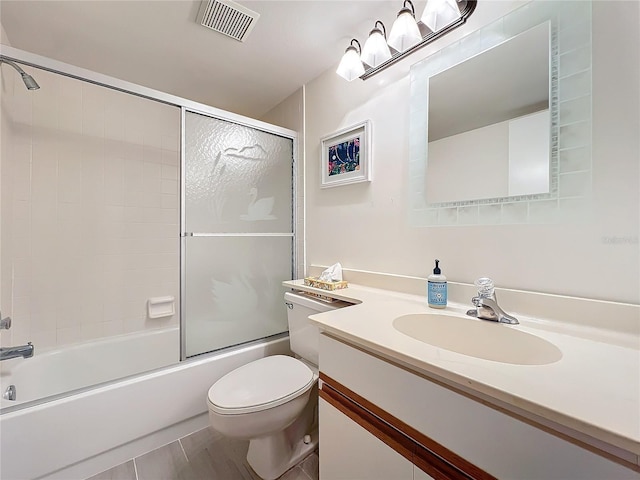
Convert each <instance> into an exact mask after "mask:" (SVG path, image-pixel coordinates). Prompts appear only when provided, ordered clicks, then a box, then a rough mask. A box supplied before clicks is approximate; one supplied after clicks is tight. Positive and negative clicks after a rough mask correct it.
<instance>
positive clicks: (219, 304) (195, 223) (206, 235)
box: [182, 112, 294, 357]
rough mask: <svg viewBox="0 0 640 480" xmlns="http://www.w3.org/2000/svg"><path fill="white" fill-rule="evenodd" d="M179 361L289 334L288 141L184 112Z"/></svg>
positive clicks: (290, 191) (290, 146)
mask: <svg viewBox="0 0 640 480" xmlns="http://www.w3.org/2000/svg"><path fill="white" fill-rule="evenodd" d="M182 236H183V252H184V257H183V279H184V290H183V292H184V297H183V299H184V320H183V322H184V323H183V357H192V356H194V355H198V354H201V353H205V352H211V351H214V350H218V349H221V348H225V347H229V346H232V345H238V344H242V343H246V342H250V341H252V340H257V339H260V338H264V337H268V336H271V335H275V334H278V333H282V332H285V331H286V330H287V316H286V310H285V308H284V305H283V301H282V294H283V291H284V288H283V287H282V285H281V282H282V280H284V279H289V278H291V277H292V272H293V258H294V256H293V245H294V242H293V239H294V234H293V140H292V139H291V138H286V137H281V136H278V135H275V134H273V133H268V132H264V131H261V130H258V129H256V128H251V127H248V126H244V125H240V124H236V123H232V122H229V121H225V120H221V119H217V118H213V117H209V116H206V115H202V114H198V113H193V112H185V164H184V220H183V232H182Z"/></svg>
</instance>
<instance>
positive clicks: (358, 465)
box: [319, 398, 430, 480]
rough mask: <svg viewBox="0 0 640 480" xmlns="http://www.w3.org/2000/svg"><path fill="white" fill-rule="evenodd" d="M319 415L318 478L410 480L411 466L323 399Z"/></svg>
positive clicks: (411, 475) (334, 479)
mask: <svg viewBox="0 0 640 480" xmlns="http://www.w3.org/2000/svg"><path fill="white" fill-rule="evenodd" d="M319 415H320V418H321V419H322V421H321V424H320V438H321V440H320V441H321V442H322V446H321V447H320V449H321V460H320V478H323V479H331V480H358V479H362V480H392V479H393V480H412V479H413V468H414V467H413V463H411V462H410V461H409V460H407V459H406V458H404V457H403V456H402V455H400V454H399V453H398V452H396V451H395V450H394V449H393V448H391V447H390V446H388V445H387V444H386V443H384V442H383V441H382V440H380V439H378V438H377V437H375V436H374V435H373V434H371V433H370V432H369V431H368V430H366V429H365V428H364V427H362V426H361V425H359V424H358V423H356V422H355V421H353V420H352V419H351V418H349V417H348V416H347V415H345V414H344V413H342V412H341V411H339V410H338V409H337V408H336V407H334V406H333V405H332V404H330V403H329V402H328V401H326V400H324V399H323V398H320V401H319ZM426 478H430V477H426Z"/></svg>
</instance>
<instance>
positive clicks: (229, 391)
mask: <svg viewBox="0 0 640 480" xmlns="http://www.w3.org/2000/svg"><path fill="white" fill-rule="evenodd" d="M313 382H314V376H313V372H312V371H311V370H310V369H309V367H307V366H306V365H305V364H304V363H302V362H300V361H299V360H296V359H295V358H293V357H287V356H285V355H274V356H270V357H265V358H261V359H260V360H256V361H254V362H251V363H248V364H246V365H243V366H242V367H239V368H237V369H235V370H233V371H232V372H229V373H227V374H226V375H225V376H224V377H222V378H221V379H220V380H218V381H217V382H216V383H214V384H213V386H212V387H211V388H210V389H209V394H208V398H209V404H210V407H211V408H212V409H213V410H214V411H217V412H219V413H223V414H239V413H250V412H257V411H260V410H266V409H267V408H273V407H276V406H278V405H281V404H283V403H286V402H287V401H289V400H290V399H291V398H294V397H296V396H297V395H298V394H299V393H300V392H301V391H304V390H305V389H308V388H309V387H310V386H311V385H312V384H313Z"/></svg>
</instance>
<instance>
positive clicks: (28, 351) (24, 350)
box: [0, 342, 34, 360]
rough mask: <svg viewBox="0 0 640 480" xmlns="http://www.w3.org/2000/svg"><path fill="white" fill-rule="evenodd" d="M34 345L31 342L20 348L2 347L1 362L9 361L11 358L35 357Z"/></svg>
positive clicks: (0, 352) (0, 351) (0, 350)
mask: <svg viewBox="0 0 640 480" xmlns="http://www.w3.org/2000/svg"><path fill="white" fill-rule="evenodd" d="M33 350H34V348H33V344H32V343H31V342H29V343H27V344H26V345H20V346H18V347H2V348H0V360H9V359H10V358H16V357H22V358H29V357H33Z"/></svg>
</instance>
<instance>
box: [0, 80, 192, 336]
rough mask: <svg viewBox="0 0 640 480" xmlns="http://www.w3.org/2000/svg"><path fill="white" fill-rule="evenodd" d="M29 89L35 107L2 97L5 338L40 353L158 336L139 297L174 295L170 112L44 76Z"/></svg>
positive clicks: (174, 159)
mask: <svg viewBox="0 0 640 480" xmlns="http://www.w3.org/2000/svg"><path fill="white" fill-rule="evenodd" d="M38 81H39V83H40V85H41V86H42V89H41V90H40V91H39V92H38V96H37V97H34V95H33V94H27V93H25V92H23V91H22V90H24V89H22V88H21V89H18V90H17V91H16V95H13V90H12V92H11V93H12V95H3V98H2V109H3V110H2V111H3V115H6V114H10V118H11V120H12V122H13V124H12V126H13V127H14V128H12V135H11V140H12V141H11V155H3V162H4V160H5V158H9V157H10V158H11V160H10V163H9V164H4V163H3V166H2V168H3V170H2V171H3V174H5V173H6V172H9V174H10V177H11V181H10V187H11V188H7V189H5V188H4V185H5V183H4V182H3V192H2V195H3V212H4V211H5V210H4V208H5V206H6V207H7V210H6V211H8V212H10V217H5V216H4V215H3V218H2V221H3V228H5V226H6V225H11V235H10V237H9V240H10V244H9V245H7V246H6V252H11V260H10V261H9V262H8V263H7V264H6V265H9V266H10V268H11V269H12V271H11V272H10V274H11V276H10V278H13V280H12V284H13V285H12V287H13V292H12V295H11V297H12V300H13V302H12V303H13V304H12V308H13V317H14V319H15V320H17V322H16V323H14V327H12V338H11V340H12V341H13V340H20V341H24V342H26V341H29V340H31V341H34V343H36V344H37V345H38V348H39V349H41V348H50V347H55V346H56V345H65V344H69V343H75V342H78V341H83V340H90V339H95V338H100V337H102V336H109V335H117V334H120V333H123V332H132V331H136V330H140V329H144V328H158V326H159V324H158V323H149V324H147V323H145V321H144V318H145V306H146V300H147V298H148V297H149V296H159V295H165V294H168V293H167V287H166V285H170V286H171V287H172V288H173V287H175V292H176V294H177V290H178V287H177V285H178V278H179V271H178V268H177V265H178V259H179V242H178V241H177V238H178V227H177V223H178V196H177V195H178V181H177V179H178V164H179V161H178V159H179V154H178V151H179V148H178V147H179V134H180V132H179V129H180V111H179V109H177V108H174V107H170V106H167V105H162V104H157V103H155V102H152V101H149V100H146V99H141V98H138V97H133V96H130V95H127V94H124V93H121V92H116V91H111V90H108V89H105V88H103V87H99V86H97V85H92V84H87V83H84V82H81V81H78V80H74V79H70V78H67V77H61V76H58V75H56V74H52V73H48V72H40V71H39V72H38ZM3 85H4V79H3ZM45 87H46V88H45ZM34 125H35V126H36V127H38V128H35V129H34V128H32V127H33V126H34ZM4 131H6V129H4V130H3V132H4ZM3 150H4V147H3ZM5 200H6V201H5ZM5 218H7V220H5ZM4 248H5V245H3V252H4V251H5V250H4ZM2 266H3V272H4V269H5V262H4V259H3V264H2ZM147 270H148V271H147ZM3 278H4V273H3ZM136 282H137V283H136ZM6 337H7V336H6V335H4V336H3V341H4V339H5V338H6Z"/></svg>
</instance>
